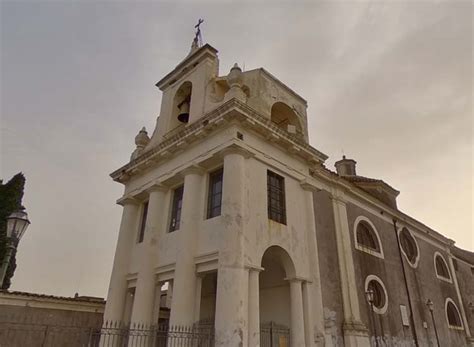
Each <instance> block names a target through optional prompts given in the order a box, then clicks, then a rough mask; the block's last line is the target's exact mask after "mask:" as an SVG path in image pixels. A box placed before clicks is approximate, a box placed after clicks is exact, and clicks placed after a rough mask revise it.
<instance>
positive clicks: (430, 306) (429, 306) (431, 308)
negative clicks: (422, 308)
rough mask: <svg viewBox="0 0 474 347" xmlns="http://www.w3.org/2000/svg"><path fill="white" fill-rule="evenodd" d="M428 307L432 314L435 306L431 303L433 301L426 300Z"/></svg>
mask: <svg viewBox="0 0 474 347" xmlns="http://www.w3.org/2000/svg"><path fill="white" fill-rule="evenodd" d="M426 306H427V307H428V309H429V310H430V311H431V312H433V306H434V304H433V301H431V299H428V300H426Z"/></svg>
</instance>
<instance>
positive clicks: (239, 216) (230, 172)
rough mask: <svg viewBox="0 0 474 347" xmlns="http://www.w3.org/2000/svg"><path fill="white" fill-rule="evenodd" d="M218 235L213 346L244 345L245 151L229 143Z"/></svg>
mask: <svg viewBox="0 0 474 347" xmlns="http://www.w3.org/2000/svg"><path fill="white" fill-rule="evenodd" d="M223 155H224V177H223V191H222V193H223V196H222V216H221V218H222V224H223V225H224V228H223V230H222V236H221V240H220V247H219V263H218V274H217V297H216V323H215V326H216V346H218V347H224V346H225V347H238V346H247V345H248V326H247V324H248V289H249V274H248V272H247V269H246V268H245V264H244V255H245V254H244V251H245V247H244V241H245V237H244V234H245V204H244V199H245V187H246V184H245V153H244V152H243V151H242V150H240V149H239V148H238V147H236V146H233V147H230V148H227V149H225V150H224V151H223Z"/></svg>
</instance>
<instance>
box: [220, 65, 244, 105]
mask: <svg viewBox="0 0 474 347" xmlns="http://www.w3.org/2000/svg"><path fill="white" fill-rule="evenodd" d="M226 80H227V84H228V85H229V87H230V89H229V90H228V92H227V93H226V95H225V101H227V100H230V99H232V98H236V99H239V100H240V101H243V102H245V101H246V100H247V96H246V95H245V93H244V91H243V90H242V87H243V85H244V84H243V73H242V69H241V68H240V67H239V65H237V63H235V64H234V66H233V67H232V68H231V69H230V72H229V74H228V75H227V77H226Z"/></svg>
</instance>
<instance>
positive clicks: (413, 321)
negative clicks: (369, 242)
mask: <svg viewBox="0 0 474 347" xmlns="http://www.w3.org/2000/svg"><path fill="white" fill-rule="evenodd" d="M393 230H395V236H396V237H397V245H398V255H399V256H400V263H401V264H402V270H403V271H402V272H403V280H404V281H405V290H406V292H407V297H408V307H409V308H410V321H411V324H410V325H411V330H412V334H413V338H414V339H415V346H416V347H419V344H418V336H417V335H416V327H415V319H414V316H413V307H412V305H411V296H410V290H409V288H408V281H407V274H406V270H405V263H404V262H403V257H402V250H401V248H400V237H399V236H398V231H397V220H396V219H395V218H394V219H393Z"/></svg>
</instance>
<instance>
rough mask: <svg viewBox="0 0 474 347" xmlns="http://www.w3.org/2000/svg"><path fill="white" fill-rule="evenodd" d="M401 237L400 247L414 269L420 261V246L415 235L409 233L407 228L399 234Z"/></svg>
mask: <svg viewBox="0 0 474 347" xmlns="http://www.w3.org/2000/svg"><path fill="white" fill-rule="evenodd" d="M399 236H400V246H401V248H402V251H403V254H405V257H406V258H407V260H408V263H409V264H410V265H411V266H412V267H416V266H417V264H418V259H419V255H420V254H419V251H418V245H417V243H416V240H415V238H414V237H413V235H412V234H411V233H410V231H408V229H407V228H403V229H402V231H401V232H400V234H399Z"/></svg>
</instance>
